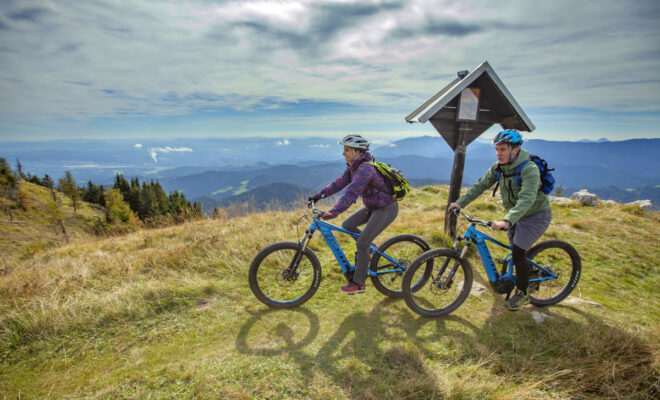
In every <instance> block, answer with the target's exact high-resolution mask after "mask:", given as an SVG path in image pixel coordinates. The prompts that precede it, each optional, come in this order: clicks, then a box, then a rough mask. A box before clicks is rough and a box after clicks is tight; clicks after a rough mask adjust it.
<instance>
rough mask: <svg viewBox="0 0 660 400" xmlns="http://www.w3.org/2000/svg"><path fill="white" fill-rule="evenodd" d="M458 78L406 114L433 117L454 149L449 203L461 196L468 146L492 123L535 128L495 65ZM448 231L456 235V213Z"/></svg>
mask: <svg viewBox="0 0 660 400" xmlns="http://www.w3.org/2000/svg"><path fill="white" fill-rule="evenodd" d="M457 75H458V76H457V78H456V79H454V80H453V81H452V82H450V83H449V84H448V85H447V86H445V87H444V88H443V89H442V90H440V91H439V92H438V93H436V94H435V95H434V96H433V97H431V98H430V99H429V100H427V101H426V102H424V104H422V105H421V106H419V107H418V108H417V109H416V110H415V111H413V112H412V113H410V114H409V115H408V116H407V117H406V122H409V123H415V122H420V123H425V122H427V121H431V124H432V125H433V127H434V128H435V129H436V131H437V132H438V133H439V134H440V135H441V136H442V137H443V138H444V139H445V141H446V142H447V144H448V145H449V146H450V147H451V148H452V150H453V151H454V164H453V166H452V171H451V179H450V183H449V196H448V198H447V205H449V204H450V203H453V202H455V201H456V200H458V198H459V197H460V193H461V186H462V184H463V170H464V169H465V158H466V154H467V146H468V145H469V144H470V143H471V142H472V141H473V140H474V139H476V138H477V137H479V135H481V134H482V133H483V132H484V131H486V130H487V129H488V128H490V127H491V126H492V125H493V124H499V125H500V126H501V127H502V128H503V129H518V130H520V131H527V132H531V131H533V130H534V129H535V127H534V124H532V122H531V121H530V120H529V118H528V117H527V115H526V114H525V113H524V111H523V110H522V108H521V107H520V106H519V105H518V103H517V102H516V100H515V99H514V98H513V96H512V95H511V93H510V92H509V90H508V89H507V88H506V86H504V83H503V82H502V81H501V80H500V78H499V77H498V76H497V74H495V71H494V70H493V68H492V67H491V66H490V64H488V62H487V61H484V62H483V63H482V64H481V65H479V66H478V67H477V68H475V69H474V70H473V71H472V72H469V73H468V71H460V72H458V73H457ZM444 229H445V233H447V234H448V235H450V236H451V237H455V236H456V216H454V215H452V214H450V213H446V214H445V226H444Z"/></svg>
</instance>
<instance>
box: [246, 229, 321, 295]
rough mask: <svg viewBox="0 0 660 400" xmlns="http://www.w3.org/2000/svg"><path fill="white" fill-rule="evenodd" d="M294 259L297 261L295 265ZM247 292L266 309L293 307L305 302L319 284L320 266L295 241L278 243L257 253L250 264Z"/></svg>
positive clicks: (311, 253)
mask: <svg viewBox="0 0 660 400" xmlns="http://www.w3.org/2000/svg"><path fill="white" fill-rule="evenodd" d="M294 260H298V261H297V263H296V262H295V261H294ZM249 281H250V289H251V290H252V293H254V295H255V296H256V297H257V299H259V301H261V302H262V303H264V304H266V305H267V306H270V307H273V308H293V307H297V306H299V305H301V304H303V303H304V302H306V301H307V300H309V299H310V298H311V297H312V296H313V295H314V293H316V290H317V289H318V288H319V285H320V284H321V263H320V262H319V259H318V257H316V254H314V252H313V251H312V250H311V249H309V248H307V249H305V251H304V252H302V253H301V252H300V245H299V244H298V243H295V242H279V243H275V244H272V245H270V246H268V247H266V248H264V249H263V250H261V251H260V252H259V253H258V254H257V255H256V257H254V260H252V264H251V265H250V272H249Z"/></svg>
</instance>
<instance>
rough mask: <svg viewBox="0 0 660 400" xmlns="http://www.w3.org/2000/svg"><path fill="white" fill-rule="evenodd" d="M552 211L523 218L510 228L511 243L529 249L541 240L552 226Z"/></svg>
mask: <svg viewBox="0 0 660 400" xmlns="http://www.w3.org/2000/svg"><path fill="white" fill-rule="evenodd" d="M550 220H552V211H542V212H540V213H536V214H532V215H530V216H529V217H525V218H521V219H519V220H518V222H516V224H515V225H513V226H512V227H511V228H509V231H508V232H507V233H508V235H509V243H511V245H514V244H515V245H516V246H518V247H520V248H521V249H523V250H525V251H527V250H529V249H530V248H531V247H532V246H533V245H534V242H536V241H537V240H539V238H540V237H541V236H543V233H545V230H546V229H548V226H550Z"/></svg>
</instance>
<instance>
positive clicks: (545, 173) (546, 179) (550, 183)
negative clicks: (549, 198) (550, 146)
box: [493, 154, 555, 196]
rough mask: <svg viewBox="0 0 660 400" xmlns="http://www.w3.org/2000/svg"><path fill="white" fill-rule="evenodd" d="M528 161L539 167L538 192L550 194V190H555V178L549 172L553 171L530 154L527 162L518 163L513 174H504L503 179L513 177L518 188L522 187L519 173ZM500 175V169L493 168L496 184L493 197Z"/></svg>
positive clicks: (541, 160) (539, 158) (544, 162)
mask: <svg viewBox="0 0 660 400" xmlns="http://www.w3.org/2000/svg"><path fill="white" fill-rule="evenodd" d="M530 160H531V161H534V164H536V166H537V167H539V172H541V186H540V187H539V190H542V191H543V193H545V194H550V192H552V189H554V188H555V177H554V176H552V174H551V173H550V171H554V170H555V169H554V168H548V163H547V162H546V161H545V160H544V159H542V158H541V157H539V156H537V155H534V154H530V155H529V158H528V159H527V160H525V161H523V162H522V163H520V165H518V166H517V167H516V168H514V170H513V174H504V177H505V178H510V177H511V176H513V177H514V178H515V180H516V183H517V184H518V186H522V176H521V171H522V169H523V167H524V166H525V165H526V164H527V163H528V162H529V161H530ZM501 175H502V169H501V168H500V166H499V165H498V166H497V168H495V177H496V178H497V184H496V185H495V189H493V196H495V192H496V191H497V188H498V187H499V186H500V176H501Z"/></svg>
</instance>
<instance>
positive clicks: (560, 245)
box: [527, 240, 582, 306]
mask: <svg viewBox="0 0 660 400" xmlns="http://www.w3.org/2000/svg"><path fill="white" fill-rule="evenodd" d="M527 259H528V260H529V265H530V268H531V274H530V282H529V301H530V302H531V303H532V304H534V305H535V306H549V305H552V304H556V303H559V302H560V301H562V300H563V299H565V298H566V296H568V295H569V294H570V293H571V292H572V291H573V289H574V288H575V286H576V285H577V284H578V281H579V280H580V273H581V271H582V261H581V260H580V255H579V254H578V252H577V250H575V248H574V247H573V246H571V245H570V244H568V243H566V242H562V241H561V240H548V241H545V242H541V243H539V244H537V245H536V246H534V247H532V248H531V249H529V251H528V252H527ZM539 267H540V268H539ZM552 275H554V276H555V278H554V279H547V280H541V281H539V280H537V279H543V278H547V277H550V276H552Z"/></svg>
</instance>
